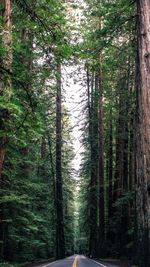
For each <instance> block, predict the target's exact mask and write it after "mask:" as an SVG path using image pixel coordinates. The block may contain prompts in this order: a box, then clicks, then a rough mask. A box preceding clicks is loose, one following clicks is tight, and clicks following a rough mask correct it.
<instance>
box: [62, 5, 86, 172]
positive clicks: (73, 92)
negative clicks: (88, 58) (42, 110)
mask: <svg viewBox="0 0 150 267" xmlns="http://www.w3.org/2000/svg"><path fill="white" fill-rule="evenodd" d="M66 3H67V2H66ZM71 3H74V4H76V5H78V8H76V9H70V8H69V6H68V5H67V8H68V12H69V14H68V15H69V16H71V17H73V21H74V24H75V26H76V27H78V29H79V27H80V23H81V19H82V18H83V14H82V12H83V10H82V9H81V7H82V6H85V3H84V0H74V1H71ZM70 12H71V13H70ZM79 30H80V29H79ZM75 35H76V36H77V38H76V39H78V41H80V37H79V36H80V32H78V30H76V31H75V32H73V33H72V37H73V39H74V36H75ZM84 74H85V71H84V64H82V63H79V64H77V65H76V64H75V63H74V64H70V66H63V69H62V78H63V89H64V94H63V95H64V96H65V105H66V107H67V108H68V111H69V113H70V120H71V124H72V126H73V131H72V135H73V138H74V141H73V146H74V151H75V154H76V156H75V158H74V161H73V164H74V168H75V170H76V171H78V170H79V168H80V163H81V155H80V153H81V152H83V146H82V142H81V141H82V133H83V131H81V128H82V127H83V126H84V117H85V114H84V107H85V104H86V103H85V98H86V92H85V91H86V87H85V85H84V84H83V77H84Z"/></svg>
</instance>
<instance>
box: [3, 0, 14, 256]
mask: <svg viewBox="0 0 150 267" xmlns="http://www.w3.org/2000/svg"><path fill="white" fill-rule="evenodd" d="M0 13H1V15H2V19H3V22H2V32H0V36H1V37H0V38H1V39H0V41H1V44H2V48H3V50H4V51H3V55H2V57H1V58H0V64H1V66H2V68H3V69H4V70H6V72H5V71H4V72H1V73H0V97H2V99H3V104H4V105H5V104H7V105H8V103H9V102H10V97H11V78H10V75H9V74H8V72H11V67H12V47H11V42H12V38H11V1H10V0H5V1H2V2H1V3H0ZM8 122H9V110H8V108H5V107H0V131H1V137H0V188H1V189H2V188H3V186H4V180H3V178H2V171H3V165H4V161H5V156H6V145H7V142H8V140H7V139H8V138H7V129H8ZM3 219H4V206H3V204H0V258H1V259H3V258H4V241H5V224H4V221H3Z"/></svg>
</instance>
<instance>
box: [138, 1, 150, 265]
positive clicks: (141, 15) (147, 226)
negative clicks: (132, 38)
mask: <svg viewBox="0 0 150 267" xmlns="http://www.w3.org/2000/svg"><path fill="white" fill-rule="evenodd" d="M137 11H138V62H137V63H138V64H137V127H136V130H137V136H136V146H137V153H136V165H137V197H136V205H137V214H138V218H137V221H138V247H139V250H138V253H139V255H140V260H141V266H144V267H148V266H150V1H149V0H137Z"/></svg>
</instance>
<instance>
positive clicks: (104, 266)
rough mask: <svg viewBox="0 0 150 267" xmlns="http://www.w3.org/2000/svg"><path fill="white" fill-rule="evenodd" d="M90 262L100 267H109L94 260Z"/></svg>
mask: <svg viewBox="0 0 150 267" xmlns="http://www.w3.org/2000/svg"><path fill="white" fill-rule="evenodd" d="M89 260H90V261H93V262H95V263H96V264H98V265H100V266H103V267H107V266H106V265H104V264H102V263H100V262H98V261H95V260H92V259H89Z"/></svg>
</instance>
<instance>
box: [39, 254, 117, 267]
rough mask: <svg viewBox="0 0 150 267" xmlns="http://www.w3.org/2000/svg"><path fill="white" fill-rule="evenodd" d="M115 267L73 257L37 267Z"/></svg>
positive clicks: (83, 257)
mask: <svg viewBox="0 0 150 267" xmlns="http://www.w3.org/2000/svg"><path fill="white" fill-rule="evenodd" d="M115 266H116V265H111V264H107V263H106V264H103V263H99V262H96V261H94V260H90V259H88V258H86V257H85V256H81V255H77V256H76V255H74V256H71V257H68V258H66V259H64V260H58V261H54V262H52V263H46V264H42V265H38V266H37V267H115Z"/></svg>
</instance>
